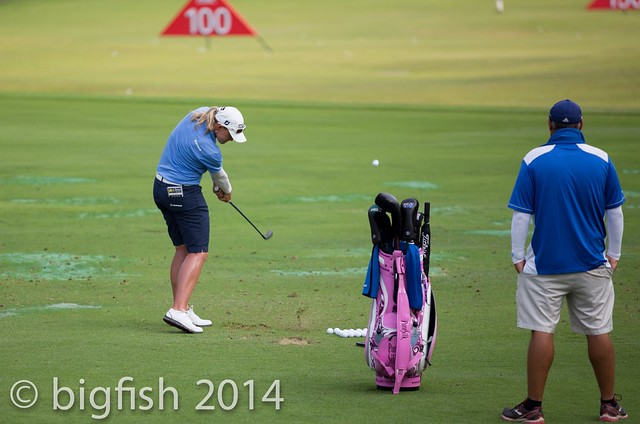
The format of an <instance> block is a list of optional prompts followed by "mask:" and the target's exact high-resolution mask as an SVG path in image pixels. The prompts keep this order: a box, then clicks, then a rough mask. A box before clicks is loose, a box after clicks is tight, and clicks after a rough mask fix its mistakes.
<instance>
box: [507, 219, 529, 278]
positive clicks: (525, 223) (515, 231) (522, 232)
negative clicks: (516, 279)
mask: <svg viewBox="0 0 640 424" xmlns="http://www.w3.org/2000/svg"><path fill="white" fill-rule="evenodd" d="M529 222H531V214H528V213H524V212H518V211H513V217H512V218H511V260H512V262H513V266H514V267H515V269H516V271H518V272H522V270H523V269H524V264H525V260H524V254H525V243H526V241H527V235H528V234H529Z"/></svg>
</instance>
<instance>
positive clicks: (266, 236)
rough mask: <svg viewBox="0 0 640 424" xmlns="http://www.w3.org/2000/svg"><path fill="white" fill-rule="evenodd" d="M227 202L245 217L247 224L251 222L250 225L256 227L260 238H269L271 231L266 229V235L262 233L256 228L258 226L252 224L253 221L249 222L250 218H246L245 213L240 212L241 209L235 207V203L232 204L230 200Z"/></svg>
mask: <svg viewBox="0 0 640 424" xmlns="http://www.w3.org/2000/svg"><path fill="white" fill-rule="evenodd" d="M229 204H230V205H231V206H233V208H234V209H235V210H237V211H238V213H239V214H240V215H242V217H243V218H244V219H246V220H247V222H248V223H249V224H251V226H252V227H253V228H255V229H256V231H257V232H258V234H260V235H261V236H262V238H263V239H265V240H269V239H270V238H271V236H272V235H273V231H271V230H268V231H267V235H264V234H262V232H261V231H260V230H258V227H256V226H255V225H253V222H251V220H250V219H249V218H247V217H246V215H245V214H243V213H242V211H241V210H240V209H238V207H237V206H236V205H234V204H233V202H231V201H230V202H229Z"/></svg>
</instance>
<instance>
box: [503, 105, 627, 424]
mask: <svg viewBox="0 0 640 424" xmlns="http://www.w3.org/2000/svg"><path fill="white" fill-rule="evenodd" d="M582 125H583V121H582V111H581V109H580V106H578V105H577V104H576V103H574V102H572V101H571V100H562V101H560V102H558V103H556V104H555V105H553V107H552V108H551V110H550V113H549V131H550V134H551V137H550V138H549V140H548V141H547V143H546V144H544V145H542V146H540V147H537V148H535V149H533V150H531V151H530V152H529V153H527V155H526V156H525V157H524V159H523V161H522V164H521V166H520V172H519V174H518V177H517V180H516V183H515V187H514V189H513V193H512V195H511V199H510V200H509V205H508V206H509V208H511V209H513V218H512V223H511V256H512V260H513V264H514V266H515V269H516V271H517V272H518V288H517V293H516V303H517V309H518V314H517V315H518V327H519V328H525V329H528V330H531V339H530V342H529V350H528V358H527V388H528V393H527V398H526V399H525V400H524V401H523V402H522V403H520V404H518V405H516V406H515V407H514V408H506V409H505V410H504V411H503V412H502V419H503V420H505V421H515V422H525V423H544V415H543V413H542V397H543V393H544V388H545V384H546V381H547V376H548V374H549V370H550V368H551V364H552V362H553V355H554V339H553V334H554V331H555V328H556V325H557V324H558V321H559V319H560V311H561V309H562V303H563V300H566V302H567V307H568V310H569V318H570V321H571V329H572V331H573V332H575V333H579V334H584V335H586V337H587V345H588V351H589V360H590V362H591V366H592V367H593V371H594V373H595V376H596V380H597V382H598V386H599V388H600V421H605V422H617V421H619V420H620V419H623V418H627V413H626V411H625V410H624V409H623V408H622V407H621V406H620V404H619V403H618V401H617V400H619V399H615V398H614V381H615V355H614V348H613V343H612V341H611V338H610V336H609V332H610V331H611V330H612V329H613V319H612V315H613V303H614V291H613V281H612V275H613V272H614V271H615V270H616V268H617V266H618V260H619V259H620V250H621V246H622V232H623V215H622V204H623V203H624V202H625V198H624V194H623V192H622V188H621V187H620V182H619V180H618V175H617V173H616V170H615V168H614V166H613V163H612V162H611V159H610V158H609V156H608V155H607V153H606V152H604V151H602V150H600V149H598V148H596V147H593V146H590V145H588V144H586V142H585V139H584V135H583V134H582V131H581V130H582ZM532 217H533V221H534V232H533V236H532V238H531V244H530V245H529V247H528V249H527V251H526V253H525V249H524V246H525V242H526V239H527V234H528V231H529V223H530V220H531V218H532ZM605 221H606V227H605Z"/></svg>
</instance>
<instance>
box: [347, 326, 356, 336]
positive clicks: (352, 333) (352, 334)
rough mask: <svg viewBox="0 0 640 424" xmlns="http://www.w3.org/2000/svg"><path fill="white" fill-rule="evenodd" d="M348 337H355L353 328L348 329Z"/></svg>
mask: <svg viewBox="0 0 640 424" xmlns="http://www.w3.org/2000/svg"><path fill="white" fill-rule="evenodd" d="M349 337H356V330H354V329H353V328H352V329H351V330H349Z"/></svg>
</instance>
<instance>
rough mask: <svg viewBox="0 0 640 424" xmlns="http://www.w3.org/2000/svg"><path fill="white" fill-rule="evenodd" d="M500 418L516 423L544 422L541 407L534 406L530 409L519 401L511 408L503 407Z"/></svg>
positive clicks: (537, 423)
mask: <svg viewBox="0 0 640 424" xmlns="http://www.w3.org/2000/svg"><path fill="white" fill-rule="evenodd" d="M502 419H503V420H505V421H512V422H516V423H536V424H544V414H543V413H542V407H541V406H536V407H534V408H533V409H531V410H527V409H526V408H525V407H524V402H522V403H519V404H518V405H516V406H514V407H513V408H504V410H503V411H502Z"/></svg>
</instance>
